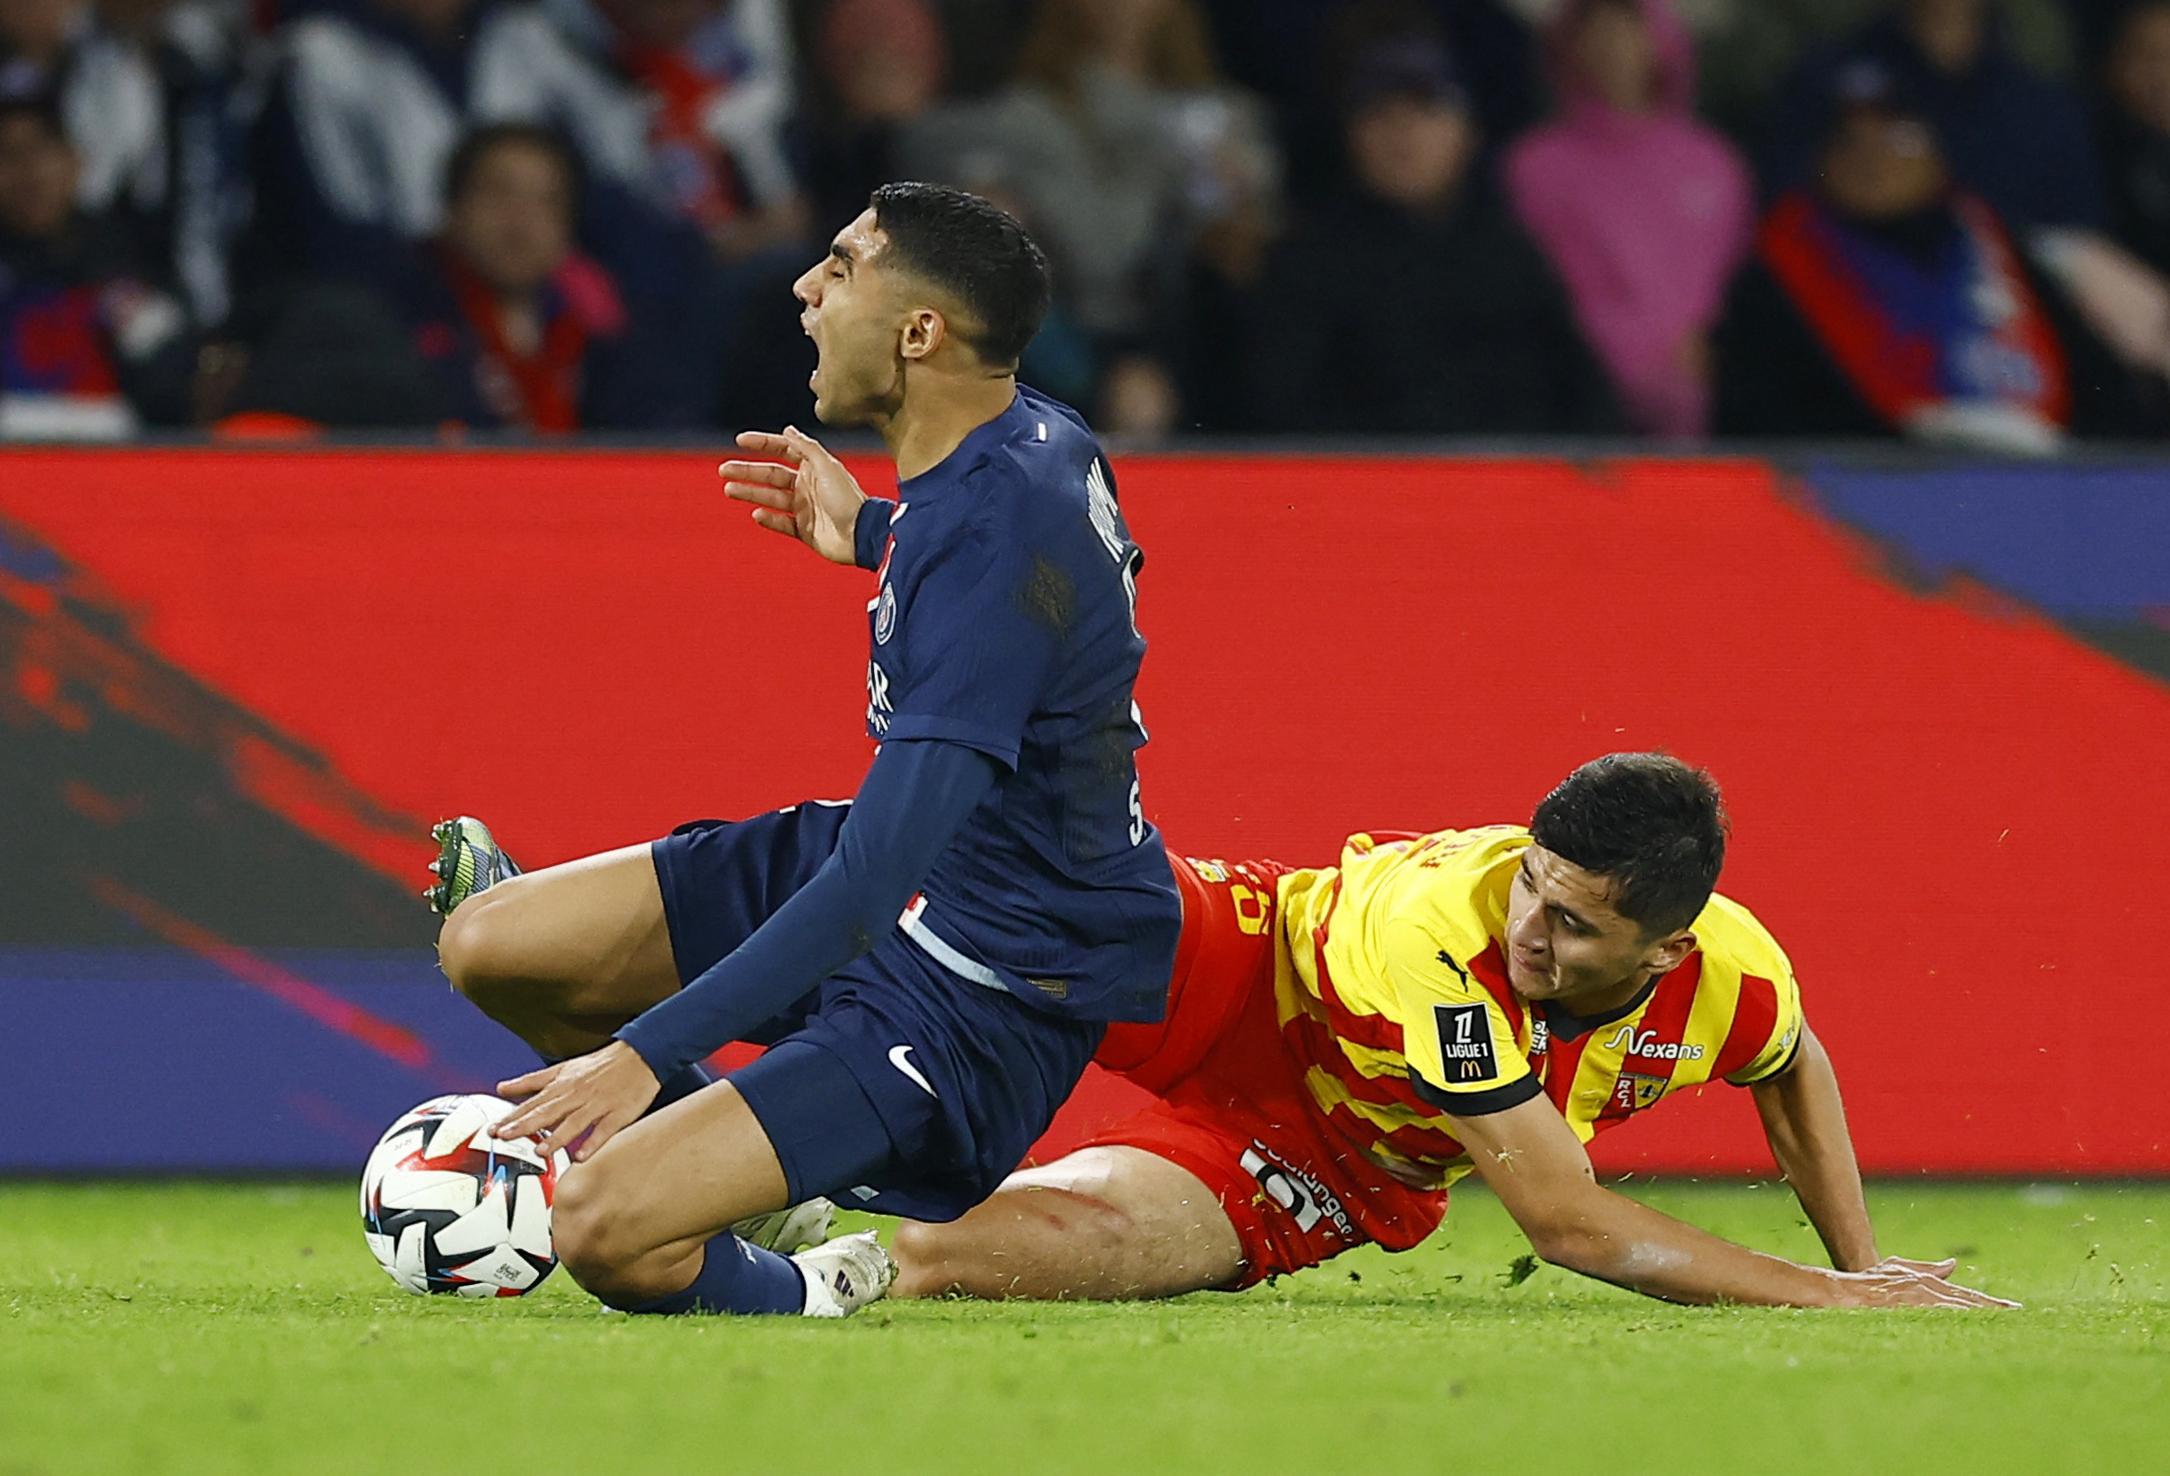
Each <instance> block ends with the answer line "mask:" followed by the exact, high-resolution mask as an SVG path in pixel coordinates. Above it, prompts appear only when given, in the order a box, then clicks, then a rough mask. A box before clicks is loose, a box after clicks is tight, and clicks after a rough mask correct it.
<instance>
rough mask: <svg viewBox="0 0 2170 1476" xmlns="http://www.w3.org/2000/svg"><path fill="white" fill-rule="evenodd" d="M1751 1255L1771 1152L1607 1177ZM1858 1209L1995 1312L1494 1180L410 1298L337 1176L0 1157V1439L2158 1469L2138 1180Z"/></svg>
mask: <svg viewBox="0 0 2170 1476" xmlns="http://www.w3.org/2000/svg"><path fill="white" fill-rule="evenodd" d="M1627 1187H1628V1189H1629V1190H1630V1191H1631V1192H1634V1193H1636V1194H1638V1195H1639V1196H1641V1197H1644V1198H1646V1199H1648V1200H1649V1201H1650V1202H1652V1203H1654V1204H1656V1205H1658V1206H1660V1207H1661V1208H1663V1209H1666V1210H1668V1211H1670V1212H1672V1213H1674V1214H1677V1215H1680V1216H1682V1217H1683V1218H1685V1219H1688V1220H1692V1221H1694V1222H1695V1223H1697V1224H1701V1225H1704V1226H1707V1227H1709V1228H1711V1229H1713V1230H1716V1231H1718V1232H1719V1233H1721V1234H1725V1235H1728V1236H1731V1237H1733V1238H1735V1239H1739V1240H1742V1241H1745V1242H1747V1243H1748V1244H1751V1245H1755V1246H1759V1247H1761V1248H1764V1249H1768V1250H1772V1251H1777V1252H1780V1253H1782V1254H1786V1255H1792V1256H1800V1257H1804V1258H1808V1257H1812V1256H1813V1254H1814V1242H1813V1240H1812V1238H1811V1237H1810V1235H1809V1233H1808V1231H1807V1230H1806V1229H1805V1228H1803V1227H1802V1225H1801V1223H1800V1216H1799V1212H1798V1210H1797V1209H1796V1207H1795V1206H1794V1204H1793V1201H1792V1199H1791V1198H1790V1196H1788V1195H1787V1194H1786V1192H1785V1190H1784V1189H1783V1188H1781V1187H1772V1186H1759V1187H1755V1188H1749V1187H1745V1186H1741V1185H1725V1186H1712V1185H1702V1186H1697V1185H1692V1184H1656V1185H1642V1184H1630V1185H1628V1186H1627ZM1871 1203H1872V1208H1873V1210H1874V1211H1875V1214H1876V1219H1877V1223H1878V1225H1879V1227H1880V1231H1881V1235H1882V1237H1883V1241H1884V1245H1885V1248H1886V1249H1887V1250H1891V1251H1895V1252H1899V1253H1902V1254H1908V1255H1915V1256H1923V1257H1931V1256H1942V1255H1946V1254H1955V1255H1957V1256H1958V1257H1959V1258H1960V1261H1961V1264H1962V1272H1961V1274H1962V1277H1963V1279H1965V1280H1967V1281H1969V1282H1971V1283H1973V1284H1975V1285H1979V1286H1982V1287H1984V1288H1986V1289H1988V1290H1991V1291H1994V1292H1998V1293H2002V1294H2004V1295H2007V1296H2013V1297H2018V1298H2021V1299H2023V1300H2025V1301H2026V1303H2027V1308H2026V1310H2025V1311H2022V1312H2013V1313H2001V1314H1953V1313H1933V1312H1929V1313H1815V1312H1790V1311H1765V1310H1759V1309H1746V1308H1712V1309H1695V1308H1678V1307H1670V1306H1666V1305H1663V1304H1660V1303H1656V1302H1651V1301H1646V1300H1644V1299H1642V1298H1640V1297H1635V1296H1631V1295H1628V1294H1626V1293H1623V1292H1617V1291H1614V1290H1613V1289H1611V1288H1608V1287H1603V1286H1599V1285H1597V1284H1595V1283H1592V1282H1588V1281H1584V1280H1581V1279H1579V1278H1576V1277H1574V1276H1571V1275H1568V1274H1565V1273H1563V1272H1560V1271H1557V1270H1553V1269H1550V1268H1545V1269H1540V1270H1538V1271H1537V1272H1536V1274H1534V1275H1531V1276H1528V1277H1527V1278H1526V1279H1523V1280H1520V1281H1515V1280H1514V1277H1513V1267H1514V1263H1515V1262H1516V1260H1517V1258H1518V1257H1520V1256H1521V1255H1522V1254H1523V1253H1524V1252H1525V1251H1526V1246H1525V1245H1524V1244H1523V1242H1522V1241H1521V1239H1520V1238H1519V1236H1518V1235H1517V1234H1516V1232H1515V1229H1514V1226H1513V1225H1512V1224H1511V1223H1510V1222H1509V1221H1508V1220H1507V1219H1506V1217H1505V1215H1504V1214H1503V1213H1502V1212H1501V1211H1500V1209H1499V1207H1498V1205H1497V1204H1496V1202H1494V1201H1492V1200H1491V1199H1489V1198H1488V1197H1486V1196H1485V1195H1484V1194H1482V1193H1481V1192H1474V1193H1461V1194H1459V1195H1458V1196H1457V1200H1456V1204H1455V1207H1454V1212H1453V1214H1452V1216H1451V1217H1450V1218H1449V1221H1448V1225H1447V1228H1446V1230H1445V1231H1444V1232H1442V1234H1440V1235H1439V1236H1438V1237H1436V1238H1435V1239H1434V1240H1433V1241H1432V1242H1431V1243H1430V1244H1428V1245H1426V1246H1424V1247H1422V1248H1420V1249H1419V1250H1416V1251H1414V1252H1411V1253H1410V1254H1408V1255H1403V1256H1387V1255H1384V1254H1376V1253H1367V1254H1358V1255H1352V1256H1348V1257H1344V1258H1343V1259H1342V1260H1340V1261H1338V1262H1335V1263H1334V1264H1332V1265H1330V1266H1327V1267H1322V1268H1320V1269H1318V1270H1315V1271H1312V1272H1309V1273H1307V1274H1305V1275H1303V1276H1298V1277H1292V1278H1288V1279H1286V1280H1283V1281H1281V1282H1280V1283H1278V1284H1277V1285H1273V1286H1267V1287H1261V1288H1259V1289H1257V1290H1255V1291H1253V1292H1250V1293H1248V1294H1245V1295H1242V1296H1228V1295H1222V1294H1215V1293H1205V1294H1201V1295H1198V1296H1193V1297H1189V1298H1185V1299H1183V1300H1180V1301H1176V1302H1168V1303H1159V1304H1139V1305H1121V1306H1106V1307H1102V1306H1074V1305H1072V1306H1045V1305H1040V1306H1034V1305H1025V1304H1013V1305H986V1304H974V1303H966V1302H939V1303H916V1304H915V1303H896V1304H888V1303H885V1304H881V1305H879V1306H877V1307H875V1308H873V1309H871V1310H870V1311H868V1312H867V1313H865V1314H863V1315H861V1316H859V1317H857V1318H854V1319H852V1320H850V1321H848V1322H844V1323H807V1322H803V1321H799V1320H796V1319H775V1320H764V1321H759V1322H736V1321H728V1320H722V1319H700V1320H675V1321H673V1320H663V1319H635V1318H628V1317H620V1316H614V1315H609V1314H606V1313H603V1312H602V1311H600V1310H599V1309H598V1308H597V1307H596V1305H595V1304H594V1303H593V1302H591V1301H589V1300H588V1299H587V1298H586V1297H584V1296H583V1295H581V1294H580V1292H579V1290H578V1289H577V1288H576V1287H574V1286H572V1285H571V1284H570V1282H569V1281H568V1280H567V1279H566V1278H564V1277H563V1276H562V1275H561V1276H558V1277H554V1278H552V1280H551V1281H550V1282H549V1283H548V1284H547V1285H546V1286H545V1287H544V1288H543V1289H542V1290H541V1291H539V1292H538V1293H536V1294H535V1295H533V1296H530V1297H528V1298H526V1299H524V1300H519V1301H502V1302H489V1303H475V1302H463V1301H459V1300H456V1299H452V1298H433V1299H427V1300H425V1299H421V1298H415V1297H409V1296H407V1295H406V1294H404V1293H402V1292H400V1291H399V1290H397V1289H396V1288H395V1287H393V1285H392V1284H391V1283H390V1282H389V1281H388V1280H387V1279H385V1277H384V1276H383V1275H382V1274H381V1273H380V1272H379V1271H378V1270H377V1268H376V1266H375V1265H374V1264H373V1263H372V1262H371V1261H370V1259H369V1257H368V1254H367V1252H366V1251H365V1250H364V1249H363V1247H362V1243H361V1234H360V1230H359V1228H358V1226H357V1222H356V1218H355V1210H354V1200H353V1195H352V1192H351V1191H350V1190H349V1189H347V1188H346V1187H345V1186H327V1185H317V1184H310V1185H299V1186H276V1185H272V1186H266V1185H241V1186H235V1185H217V1184H196V1183H183V1184H136V1185H60V1184H16V1185H0V1476H33V1473H35V1476H60V1473H75V1472H96V1473H108V1472H128V1473H157V1472H199V1471H201V1472H257V1471H266V1472H270V1471H277V1472H308V1473H320V1472H321V1473H339V1472H367V1473H369V1476H388V1473H406V1472H413V1473H419V1476H439V1473H444V1476H452V1473H457V1476H480V1473H494V1472H518V1473H529V1472H581V1473H598V1476H601V1473H617V1472H631V1473H639V1476H646V1473H648V1472H656V1473H664V1472H707V1471H733V1472H735V1471H748V1472H773V1473H779V1476H796V1473H801V1472H860V1471H863V1472H867V1473H869V1476H888V1473H912V1472H940V1473H959V1476H963V1473H976V1472H1000V1473H1004V1476H1019V1473H1032V1472H1040V1471H1079V1472H1086V1471H1090V1472H1098V1473H1131V1472H1159V1471H1168V1472H1223V1471H1225V1472H1244V1473H1254V1472H1256V1473H1264V1472H1318V1473H1340V1472H1372V1471H1376V1472H1380V1473H1388V1472H1391V1473H1395V1476H1412V1473H1414V1476H1422V1473H1430V1472H1441V1473H1452V1476H1488V1473H1501V1476H1507V1473H1516V1476H1521V1473H1534V1476H1552V1473H1580V1472H1600V1471H1602V1472H1608V1473H1610V1472H1650V1473H1653V1476H1673V1473H1686V1472H1702V1471H1711V1472H1718V1471H1723V1472H1728V1473H1736V1476H1767V1473H1778V1472H1796V1471H1798V1472H1814V1473H1817V1476H1833V1473H1854V1472H1902V1473H1906V1476H1932V1473H1944V1472H1954V1473H1978V1472H2026V1473H2030V1476H2032V1473H2043V1472H2066V1471H2070V1472H2086V1473H2089V1476H2124V1473H2139V1472H2162V1471H2170V1234H2166V1227H2170V1185H2162V1184H2155V1185H2119V1184H2102V1185H2091V1186H2079V1185H2071V1186H2043V1185H2036V1186H2019V1185H1920V1186H1916V1185H1891V1184H1885V1185H1880V1186H1877V1187H1876V1188H1874V1189H1873V1190H1872V1193H1871Z"/></svg>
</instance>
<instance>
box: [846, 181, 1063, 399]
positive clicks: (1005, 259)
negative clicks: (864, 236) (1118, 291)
mask: <svg viewBox="0 0 2170 1476" xmlns="http://www.w3.org/2000/svg"><path fill="white" fill-rule="evenodd" d="M867 203H868V204H869V205H870V206H871V207H872V208H873V210H874V224H875V225H876V226H878V227H880V229H881V232H882V234H883V235H885V236H887V237H888V238H889V248H888V249H889V250H890V251H892V252H895V253H896V259H897V261H898V263H899V264H900V265H901V266H902V267H903V268H904V269H905V270H906V271H908V272H911V273H912V274H913V275H915V276H919V277H923V278H925V279H926V280H927V281H928V282H930V283H932V284H933V285H934V286H936V287H939V288H941V289H942V290H943V291H944V292H947V293H949V294H951V295H952V296H954V297H955V298H956V299H957V301H958V302H960V303H961V304H963V306H964V309H965V311H966V312H968V313H970V314H971V315H972V317H973V318H974V319H975V320H976V321H975V322H974V324H973V326H972V331H971V332H970V333H968V334H965V335H964V338H965V341H966V342H967V343H969V344H970V345H971V346H972V348H973V351H974V352H976V353H977V354H978V355H979V356H980V357H981V358H982V359H984V360H986V361H987V362H988V363H990V364H1001V365H1007V366H1014V365H1015V364H1016V363H1017V361H1018V359H1019V358H1020V357H1021V356H1022V355H1023V354H1024V352H1025V345H1026V344H1028V343H1030V342H1032V337H1033V335H1034V334H1036V333H1038V332H1039V331H1040V320H1041V319H1042V318H1044V317H1046V316H1047V304H1048V300H1049V297H1050V295H1051V293H1052V290H1053V289H1052V288H1051V286H1050V284H1049V281H1048V272H1047V256H1046V253H1044V252H1042V251H1041V250H1040V247H1039V244H1038V243H1037V242H1035V241H1034V240H1033V239H1032V237H1031V235H1030V234H1029V233H1028V232H1027V231H1026V230H1025V228H1024V226H1023V225H1021V224H1019V223H1018V220H1017V218H1016V217H1015V216H1013V215H1011V214H1010V213H1009V212H1008V211H1006V210H1003V209H1002V208H1000V207H999V206H997V205H995V204H993V203H992V202H990V201H987V200H983V199H981V198H980V197H979V196H978V195H975V194H971V193H969V192H968V191H965V190H956V189H951V188H949V187H948V186H946V185H931V184H918V183H910V182H908V183H903V184H885V185H883V186H882V187H881V188H880V189H878V190H876V191H875V192H874V194H873V196H872V197H871V198H870V199H869V200H868V202H867Z"/></svg>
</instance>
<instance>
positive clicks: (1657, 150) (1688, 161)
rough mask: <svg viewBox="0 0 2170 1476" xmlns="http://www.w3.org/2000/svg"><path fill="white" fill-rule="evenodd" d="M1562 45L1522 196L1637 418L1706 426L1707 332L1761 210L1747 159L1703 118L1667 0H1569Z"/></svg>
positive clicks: (1649, 427) (1672, 434)
mask: <svg viewBox="0 0 2170 1476" xmlns="http://www.w3.org/2000/svg"><path fill="white" fill-rule="evenodd" d="M1550 43H1551V44H1550V61H1551V66H1552V69H1553V77H1554V83H1555V86H1556V88H1557V90H1558V94H1559V97H1560V100H1561V108H1560V111H1559V113H1558V114H1557V115H1556V116H1555V117H1554V118H1552V119H1551V121H1549V122H1547V123H1546V124H1544V125H1543V126H1542V127H1539V128H1537V129H1535V130H1533V131H1532V132H1530V133H1528V134H1526V135H1525V136H1524V137H1523V138H1522V139H1521V140H1520V141H1519V142H1518V143H1516V144H1515V145H1514V147H1513V148H1512V149H1511V150H1510V151H1509V152H1508V155H1507V159H1506V162H1505V168H1506V177H1507V189H1508V194H1509V195H1510V196H1511V198H1512V200H1513V203H1514V207H1515V210H1516V212H1517V213H1518V214H1519V215H1520V216H1521V218H1522V223H1523V225H1524V226H1525V227H1526V228H1527V229H1528V231H1529V233H1530V234H1531V235H1532V236H1534V237H1535V238H1536V240H1537V243H1538V245H1539V246H1541V247H1542V248H1543V249H1544V251H1545V254H1546V255H1547V256H1549V257H1550V258H1551V259H1552V264H1553V266H1554V268H1555V269H1556V270H1557V271H1558V272H1559V274H1560V276H1561V278H1562V279H1563V280H1564V281H1565V282H1566V284H1567V289H1568V292H1569V294H1570V296H1572V298H1573V299H1574V305H1575V313H1576V316H1577V318H1578V319H1579V321H1580V323H1581V326H1582V330H1583V333H1584V335H1585V336H1586V337H1587V338H1588V339H1589V340H1590V343H1591V346H1592V347H1593V348H1595V349H1596V351H1597V354H1598V357H1599V358H1600V359H1601V360H1602V361H1603V362H1604V364H1605V367H1606V369H1607V371H1608V372H1609V373H1610V374H1611V375H1612V378H1613V381H1614V384H1615V386H1616V388H1617V389H1618V392H1619V396H1620V401H1621V404H1622V406H1623V407H1624V408H1625V410H1626V412H1627V415H1628V418H1629V419H1630V421H1631V422H1632V423H1633V424H1634V425H1635V426H1636V427H1637V428H1639V429H1641V430H1643V431H1645V432H1647V433H1649V434H1652V435H1658V436H1665V437H1669V438H1675V439H1679V438H1685V437H1693V436H1700V435H1702V434H1703V433H1704V432H1705V431H1706V430H1707V429H1708V427H1709V423H1710V375H1709V349H1708V333H1709V330H1710V327H1711V325H1712V324H1713V323H1714V322H1715V321H1716V320H1717V317H1718V312H1719V309H1720V307H1721V306H1722V304H1723V302H1724V300H1725V290H1726V282H1727V280H1728V279H1729V278H1730V277H1731V276H1732V274H1733V269H1734V268H1735V267H1736V266H1737V265H1738V264H1739V263H1740V260H1741V257H1742V255H1743V253H1744V252H1745V251H1746V250H1747V246H1748V233H1749V228H1750V226H1751V224H1752V222H1753V220H1754V213H1755V197H1754V186H1753V184H1752V182H1751V180H1750V176H1749V173H1748V169H1747V166H1746V165H1745V164H1743V163H1742V162H1741V160H1740V157H1739V156H1738V155H1737V154H1735V153H1734V151H1733V148H1732V146H1731V145H1729V144H1727V143H1726V142H1725V140H1724V139H1723V138H1721V137H1720V136H1719V135H1718V134H1717V133H1716V132H1714V131H1713V130H1711V129H1709V128H1707V127H1705V126H1704V125H1702V124H1701V123H1699V122H1697V121H1696V120H1695V118H1694V116H1693V108H1694V94H1695V57H1694V53H1693V51H1692V49H1691V47H1690V43H1689V40H1688V35H1687V32H1686V30H1685V29H1684V28H1683V27H1682V26H1681V24H1680V21H1679V19H1678V18H1677V17H1676V16H1675V15H1674V14H1673V12H1672V10H1671V8H1670V7H1669V6H1668V5H1667V4H1666V0H1569V3H1568V5H1567V6H1566V7H1565V9H1564V10H1563V11H1562V13H1561V15H1560V17H1559V19H1558V21H1557V22H1556V24H1555V25H1554V27H1553V30H1552V33H1551V37H1550Z"/></svg>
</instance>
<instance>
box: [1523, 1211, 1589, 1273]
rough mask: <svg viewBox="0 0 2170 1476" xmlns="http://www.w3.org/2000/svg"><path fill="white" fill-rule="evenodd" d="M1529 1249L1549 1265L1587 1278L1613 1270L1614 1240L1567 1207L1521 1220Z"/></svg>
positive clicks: (1584, 1216)
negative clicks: (1610, 1268)
mask: <svg viewBox="0 0 2170 1476" xmlns="http://www.w3.org/2000/svg"><path fill="white" fill-rule="evenodd" d="M1519 1221H1520V1224H1521V1226H1522V1233H1523V1234H1524V1235H1526V1236H1528V1237H1529V1242H1530V1249H1531V1250H1533V1251H1535V1252H1536V1253H1537V1258H1538V1259H1539V1260H1540V1261H1543V1262H1544V1263H1545V1264H1546V1265H1548V1266H1558V1267H1559V1268H1560V1269H1561V1270H1563V1271H1574V1272H1579V1273H1580V1274H1582V1275H1584V1276H1600V1275H1603V1274H1604V1273H1605V1272H1606V1271H1607V1270H1608V1269H1609V1267H1610V1264H1611V1255H1612V1238H1611V1237H1610V1236H1608V1235H1607V1234H1605V1232H1604V1231H1603V1230H1602V1229H1601V1228H1600V1227H1598V1226H1596V1225H1594V1224H1593V1223H1592V1222H1591V1220H1590V1218H1589V1217H1588V1216H1587V1215H1583V1214H1577V1213H1575V1212H1574V1211H1572V1210H1569V1209H1567V1208H1565V1207H1561V1208H1558V1209H1547V1210H1546V1211H1543V1212H1541V1213H1537V1214H1533V1215H1529V1216H1525V1217H1519Z"/></svg>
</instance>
